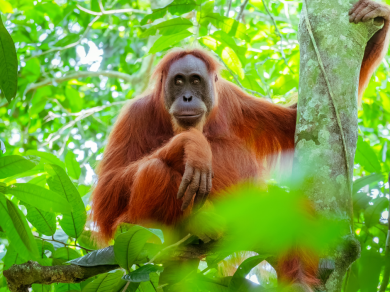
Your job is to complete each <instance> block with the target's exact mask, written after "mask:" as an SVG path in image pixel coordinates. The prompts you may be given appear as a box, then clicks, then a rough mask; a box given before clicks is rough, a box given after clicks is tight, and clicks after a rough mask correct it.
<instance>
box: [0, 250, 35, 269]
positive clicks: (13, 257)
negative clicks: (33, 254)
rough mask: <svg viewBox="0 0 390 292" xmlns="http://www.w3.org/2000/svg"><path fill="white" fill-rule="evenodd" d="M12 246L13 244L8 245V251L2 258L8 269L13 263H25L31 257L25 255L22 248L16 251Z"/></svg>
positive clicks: (5, 267)
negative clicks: (21, 250)
mask: <svg viewBox="0 0 390 292" xmlns="http://www.w3.org/2000/svg"><path fill="white" fill-rule="evenodd" d="M12 246H13V245H9V246H8V247H7V253H6V254H5V256H4V257H3V259H2V261H3V263H4V270H8V269H9V268H10V267H11V266H12V265H19V264H23V263H25V262H27V261H28V259H29V258H28V257H24V255H23V254H22V253H21V252H20V250H19V251H16V250H15V249H14V248H12ZM27 255H28V254H27Z"/></svg>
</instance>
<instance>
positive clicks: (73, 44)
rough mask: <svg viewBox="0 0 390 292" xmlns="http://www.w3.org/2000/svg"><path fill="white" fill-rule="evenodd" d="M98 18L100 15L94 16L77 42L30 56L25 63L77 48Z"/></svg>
mask: <svg viewBox="0 0 390 292" xmlns="http://www.w3.org/2000/svg"><path fill="white" fill-rule="evenodd" d="M99 18H100V15H98V16H96V17H95V18H94V19H93V20H92V21H91V22H90V23H89V24H88V26H87V28H86V29H85V31H84V33H83V34H82V35H81V37H80V38H79V40H78V41H77V42H74V43H72V44H69V45H67V46H65V47H59V48H52V49H50V50H47V51H44V52H42V53H40V54H37V55H34V56H31V57H29V58H27V59H25V61H28V60H30V59H33V58H38V57H40V56H43V55H46V54H49V53H52V52H58V51H64V50H67V49H70V48H73V47H75V46H78V45H79V44H80V43H81V41H82V40H83V39H84V38H85V37H86V36H87V35H88V33H89V31H90V30H91V27H92V25H93V24H94V23H95V22H96V21H97V20H98V19H99Z"/></svg>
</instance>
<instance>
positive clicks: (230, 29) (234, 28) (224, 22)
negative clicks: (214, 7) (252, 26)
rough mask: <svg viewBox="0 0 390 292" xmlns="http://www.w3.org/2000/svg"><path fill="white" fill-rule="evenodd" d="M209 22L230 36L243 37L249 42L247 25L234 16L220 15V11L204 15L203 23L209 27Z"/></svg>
mask: <svg viewBox="0 0 390 292" xmlns="http://www.w3.org/2000/svg"><path fill="white" fill-rule="evenodd" d="M209 23H211V24H212V25H214V26H215V27H216V28H219V29H221V30H222V31H224V32H226V33H227V34H229V35H230V36H234V37H236V38H238V39H242V40H245V41H248V42H249V41H250V38H249V36H248V35H247V34H246V32H247V28H246V26H245V25H244V24H242V23H240V22H238V21H236V20H234V19H232V18H229V17H226V16H223V15H220V14H218V13H208V14H206V15H204V16H202V19H201V25H202V26H206V27H207V26H208V24H209Z"/></svg>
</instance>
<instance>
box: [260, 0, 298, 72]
mask: <svg viewBox="0 0 390 292" xmlns="http://www.w3.org/2000/svg"><path fill="white" fill-rule="evenodd" d="M261 2H263V6H264V8H265V11H267V14H268V16H269V17H270V18H271V20H272V23H273V24H274V27H275V31H276V33H277V34H278V35H279V37H280V53H281V54H282V58H283V60H284V63H285V64H286V66H287V68H288V69H289V70H290V72H291V73H294V72H293V71H292V70H291V68H290V66H289V65H288V62H287V59H286V55H285V54H284V50H283V42H284V38H283V35H282V34H281V32H280V30H279V28H278V26H277V24H276V21H275V18H274V16H273V15H272V13H271V12H270V11H269V10H268V7H267V5H266V3H265V2H264V0H261Z"/></svg>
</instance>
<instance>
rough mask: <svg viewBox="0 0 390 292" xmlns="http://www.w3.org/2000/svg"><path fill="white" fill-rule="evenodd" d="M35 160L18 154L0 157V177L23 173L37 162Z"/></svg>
mask: <svg viewBox="0 0 390 292" xmlns="http://www.w3.org/2000/svg"><path fill="white" fill-rule="evenodd" d="M38 162H39V161H37V160H35V161H34V160H30V159H26V158H24V157H22V156H19V155H10V156H3V157H0V179H3V178H6V177H10V176H13V175H16V174H18V173H23V172H25V171H27V170H30V169H32V168H33V167H35V166H36V165H37V164H38Z"/></svg>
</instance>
